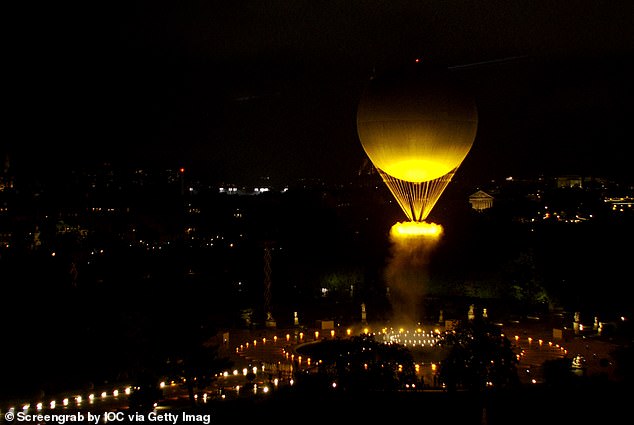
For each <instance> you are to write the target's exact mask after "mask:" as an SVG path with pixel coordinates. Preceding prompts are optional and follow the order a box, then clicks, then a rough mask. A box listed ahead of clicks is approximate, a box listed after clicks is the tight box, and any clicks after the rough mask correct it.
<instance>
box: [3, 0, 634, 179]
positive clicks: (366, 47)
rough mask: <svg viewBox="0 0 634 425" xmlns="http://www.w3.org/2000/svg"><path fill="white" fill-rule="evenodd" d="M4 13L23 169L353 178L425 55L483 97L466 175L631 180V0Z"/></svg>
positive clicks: (38, 8)
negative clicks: (366, 115) (379, 98)
mask: <svg viewBox="0 0 634 425" xmlns="http://www.w3.org/2000/svg"><path fill="white" fill-rule="evenodd" d="M4 8H5V9H7V10H6V12H5V13H3V15H4V19H3V20H4V21H5V22H4V23H3V26H4V27H5V28H6V30H5V32H6V33H7V36H6V38H5V39H6V40H7V41H8V43H7V44H8V48H7V50H6V52H5V54H4V56H5V59H6V60H4V61H3V62H4V68H5V69H7V68H8V71H9V72H8V73H5V77H4V78H3V80H4V82H5V86H4V88H5V94H8V95H7V96H6V97H5V101H6V102H8V105H9V108H7V109H8V112H7V111H5V119H6V122H7V124H8V125H7V126H6V127H5V128H6V129H7V130H8V132H7V133H6V134H7V135H8V136H5V138H3V139H5V140H7V143H6V146H7V147H6V148H4V149H0V151H5V150H6V151H9V152H10V153H11V154H12V155H13V158H14V162H15V163H16V164H19V165H20V166H21V167H23V168H24V169H26V168H28V167H31V168H35V167H39V168H40V169H43V170H47V171H51V170H56V169H64V168H66V167H69V166H81V165H83V164H90V163H92V162H94V161H101V160H108V161H111V162H113V163H115V164H127V163H131V164H133V165H136V164H138V165H139V166H144V165H152V164H161V165H163V164H165V165H174V166H180V165H183V166H186V167H188V168H190V169H192V170H198V171H200V172H205V173H208V174H209V175H210V176H212V177H217V178H219V179H229V180H230V179H237V180H239V179H243V178H247V179H249V178H255V177H257V176H261V175H270V176H272V177H273V178H274V179H278V180H284V179H291V178H297V177H328V176H333V177H335V178H347V177H348V176H350V175H351V174H354V172H355V171H356V170H357V169H358V168H359V167H360V166H361V163H362V161H363V159H364V158H365V154H364V152H363V150H362V148H361V145H360V144H359V140H358V137H357V134H356V127H355V111H356V105H357V102H358V99H359V96H360V94H361V92H362V90H363V87H364V85H365V84H366V82H367V81H368V78H369V76H370V75H372V74H373V73H375V74H378V75H380V73H381V72H382V71H384V70H387V69H390V68H392V67H396V66H400V65H402V64H404V63H408V62H410V61H413V60H414V58H416V57H422V58H423V59H424V60H426V61H433V62H434V63H437V64H441V65H443V66H448V67H451V68H452V70H453V71H452V72H453V73H454V75H456V76H457V77H458V78H459V79H460V80H461V81H463V82H464V83H465V84H466V85H467V86H468V87H469V88H470V89H471V90H472V91H473V93H474V94H475V96H476V101H477V104H478V107H479V113H480V123H479V128H478V135H477V137H476V141H475V144H474V147H473V149H472V151H471V153H470V154H469V156H468V157H467V159H466V160H465V162H464V163H463V166H462V168H461V172H463V173H464V176H476V177H478V178H486V177H489V176H491V177H493V176H497V175H498V174H502V175H511V174H518V173H520V174H521V173H540V172H546V173H551V172H552V173H600V174H618V175H628V176H631V175H632V171H631V168H632V167H631V166H630V160H629V157H628V155H627V154H626V153H627V151H628V149H627V147H628V146H629V145H631V144H632V141H633V136H632V131H631V128H632V125H631V121H632V118H631V117H632V116H633V114H632V113H633V112H634V107H633V105H632V95H633V90H632V88H633V86H632V77H631V75H634V66H633V57H634V36H633V28H632V27H633V25H632V17H633V16H634V2H632V1H630V0H612V1H609V2H597V1H566V0H561V1H545V0H536V1H521V2H520V1H502V0H489V1H486V2H478V1H466V0H456V1H452V0H443V1H403V0H392V1H362V0H357V1H347V0H337V1H330V2H315V1H308V0H294V1H202V0H199V1H195V0H194V1H173V2H165V1H147V2H141V1H133V0H130V1H121V2H49V3H46V4H42V5H32V4H20V5H17V6H16V5H14V6H5V7H4ZM473 64H479V65H473ZM465 65H471V66H465ZM2 145H3V146H5V142H4V141H3V142H2Z"/></svg>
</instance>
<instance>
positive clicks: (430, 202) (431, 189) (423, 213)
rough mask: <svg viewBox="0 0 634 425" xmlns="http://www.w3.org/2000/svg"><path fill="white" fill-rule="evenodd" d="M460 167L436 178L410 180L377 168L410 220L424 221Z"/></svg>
mask: <svg viewBox="0 0 634 425" xmlns="http://www.w3.org/2000/svg"><path fill="white" fill-rule="evenodd" d="M457 168H458V167H456V168H454V169H453V170H451V171H450V172H449V173H447V174H445V175H444V176H442V177H439V178H437V179H434V180H429V181H424V182H408V181H405V180H401V179H397V178H395V177H392V176H390V175H389V174H387V173H385V172H384V171H383V170H381V169H379V168H377V170H378V172H379V174H380V175H381V178H382V179H383V182H385V184H386V186H387V187H388V189H390V192H392V195H394V198H395V199H396V201H397V202H398V204H399V206H400V207H401V209H402V210H403V212H404V213H405V215H406V216H407V218H408V219H409V220H410V221H424V220H425V219H426V218H427V216H428V215H429V213H430V212H431V210H432V208H434V205H436V202H437V201H438V198H440V195H441V194H442V192H443V191H444V190H445V188H446V187H447V185H448V184H449V182H450V181H451V179H452V178H453V176H454V174H455V172H456V170H457Z"/></svg>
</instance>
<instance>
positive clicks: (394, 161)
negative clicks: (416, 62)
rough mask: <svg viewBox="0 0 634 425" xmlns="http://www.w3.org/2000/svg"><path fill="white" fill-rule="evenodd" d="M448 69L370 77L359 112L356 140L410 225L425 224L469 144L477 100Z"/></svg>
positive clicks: (411, 70) (418, 68)
mask: <svg viewBox="0 0 634 425" xmlns="http://www.w3.org/2000/svg"><path fill="white" fill-rule="evenodd" d="M450 77H451V76H450V74H449V71H448V70H447V69H437V68H430V67H425V66H413V67H411V68H403V69H400V70H398V71H394V72H391V73H387V74H385V75H383V76H380V77H377V78H374V79H373V80H371V81H370V82H369V84H368V86H367V87H366V89H365V91H364V93H363V94H362V96H361V99H360V102H359V105H358V109H357V132H358V135H359V139H360V141H361V144H362V146H363V149H364V150H365V152H366V154H367V155H368V157H369V158H370V161H372V163H373V164H374V166H375V167H376V169H377V170H378V172H379V174H380V175H381V177H382V179H383V181H384V182H385V184H386V185H387V187H388V188H389V189H390V191H391V192H392V194H393V195H394V197H395V198H396V200H397V201H398V203H399V205H400V206H401V208H402V209H403V212H404V213H405V215H406V216H407V217H408V218H409V220H410V221H415V222H421V221H424V220H425V219H426V218H427V216H428V215H429V213H430V212H431V210H432V208H433V207H434V205H435V204H436V202H437V201H438V198H439V197H440V195H441V194H442V192H443V191H444V190H445V188H446V187H447V185H448V184H449V182H450V181H451V179H452V177H453V176H454V173H455V172H456V170H457V169H458V167H459V166H460V164H461V163H462V161H463V160H464V159H465V157H466V156H467V154H468V153H469V150H470V149H471V146H472V145H473V142H474V139H475V135H476V130H477V124H478V113H477V108H476V105H475V100H474V99H473V98H472V97H471V96H470V95H469V94H468V93H467V92H466V91H464V90H462V89H461V88H460V86H459V85H458V84H457V83H456V82H455V81H454V80H452V79H451V78H450Z"/></svg>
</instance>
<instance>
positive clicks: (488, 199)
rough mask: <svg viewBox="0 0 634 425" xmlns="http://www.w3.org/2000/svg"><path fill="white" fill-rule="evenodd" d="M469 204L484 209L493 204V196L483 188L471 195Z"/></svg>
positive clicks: (476, 208) (475, 208)
mask: <svg viewBox="0 0 634 425" xmlns="http://www.w3.org/2000/svg"><path fill="white" fill-rule="evenodd" d="M469 204H470V205H471V208H473V209H474V210H476V211H484V210H486V209H487V208H491V207H492V206H493V196H491V195H489V194H488V193H486V192H485V191H483V190H478V191H477V192H475V193H474V194H472V195H471V196H469Z"/></svg>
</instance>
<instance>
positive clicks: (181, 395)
mask: <svg viewBox="0 0 634 425" xmlns="http://www.w3.org/2000/svg"><path fill="white" fill-rule="evenodd" d="M507 331H510V333H511V334H509V335H507V337H508V338H509V340H510V341H511V342H512V344H513V349H514V352H515V353H516V355H517V356H518V360H519V369H518V371H519V376H520V380H521V382H522V383H526V384H530V383H534V384H537V383H541V382H543V371H542V367H541V366H542V365H543V363H544V362H545V361H547V360H551V359H557V358H562V357H565V356H567V355H568V348H567V347H568V344H572V345H573V346H574V347H575V348H574V351H573V352H572V353H571V354H575V353H579V352H580V351H581V350H587V351H588V352H590V351H592V350H594V351H597V350H596V347H591V346H590V345H589V344H585V343H584V347H585V348H584V347H582V346H579V342H578V341H569V342H566V343H565V344H566V346H563V345H561V343H555V342H553V341H550V340H549V339H547V338H546V336H545V334H544V333H540V332H537V331H536V332H535V333H532V334H529V333H528V332H529V331H526V330H525V329H523V328H521V327H519V328H517V329H509V330H507ZM362 333H365V334H372V335H378V336H380V337H382V339H383V341H384V342H385V343H398V344H403V345H406V346H408V347H410V348H413V349H415V350H421V349H422V350H425V349H427V350H433V345H434V344H435V342H436V341H437V340H438V338H439V337H440V334H441V332H440V329H435V328H427V330H425V329H422V328H419V329H416V330H405V329H399V330H397V331H395V330H393V329H388V328H379V327H377V330H376V334H375V333H374V331H373V329H372V327H365V328H361V327H358V328H356V329H355V328H348V329H338V330H336V331H335V330H332V331H319V330H315V329H300V328H293V329H270V330H269V329H267V330H257V331H249V330H236V331H232V332H231V333H230V334H229V340H228V341H226V343H225V344H223V348H222V349H221V353H220V355H221V356H223V355H225V354H226V355H227V357H229V359H230V360H231V361H232V362H233V365H234V366H233V368H232V369H231V370H226V371H222V372H220V373H219V374H217V375H216V380H215V381H214V382H213V383H212V385H210V386H209V387H208V388H206V389H205V391H204V392H200V393H198V394H196V398H197V401H198V403H207V401H209V400H223V399H226V398H235V397H244V396H252V395H266V394H267V393H269V392H271V391H273V390H275V388H277V387H278V386H286V385H293V379H292V377H293V373H294V372H295V371H296V370H301V369H307V368H310V367H311V366H313V365H314V364H315V362H317V361H318V359H310V358H309V357H305V358H302V356H301V355H299V354H298V353H297V352H296V351H295V347H297V346H299V345H301V344H304V343H310V342H316V341H320V340H324V339H333V338H349V337H351V336H352V335H360V334H362ZM223 351H224V353H223ZM427 354H429V352H427ZM605 355H607V354H605ZM437 366H438V363H437V360H436V359H432V360H429V358H427V360H426V361H420V362H417V363H416V365H415V367H416V371H417V374H418V375H419V377H421V378H423V380H424V382H425V388H424V389H434V388H436V389H437V388H438V387H435V386H434V385H433V384H432V383H433V382H434V381H433V376H434V375H435V374H436V371H437ZM161 388H162V389H163V393H164V402H163V403H161V405H159V406H158V407H157V409H171V408H179V407H184V406H187V405H188V402H189V400H188V393H187V389H186V387H185V385H184V382H183V381H181V382H174V381H170V382H162V383H161ZM418 389H419V390H422V389H420V388H418ZM132 390H133V389H132V387H131V386H129V385H117V386H111V387H109V388H103V389H100V390H95V391H93V392H88V393H81V392H68V393H65V394H60V395H58V396H55V397H50V398H47V399H42V400H14V401H10V402H3V403H2V404H1V405H0V415H4V414H6V413H7V412H18V411H20V410H21V411H25V412H28V413H30V414H36V413H63V412H71V411H78V410H79V411H84V410H85V411H116V410H122V409H124V410H125V409H127V408H128V404H129V403H128V401H129V400H128V397H129V395H130V393H131V392H132Z"/></svg>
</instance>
